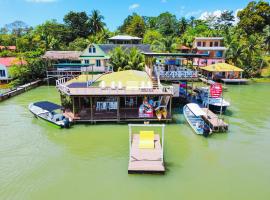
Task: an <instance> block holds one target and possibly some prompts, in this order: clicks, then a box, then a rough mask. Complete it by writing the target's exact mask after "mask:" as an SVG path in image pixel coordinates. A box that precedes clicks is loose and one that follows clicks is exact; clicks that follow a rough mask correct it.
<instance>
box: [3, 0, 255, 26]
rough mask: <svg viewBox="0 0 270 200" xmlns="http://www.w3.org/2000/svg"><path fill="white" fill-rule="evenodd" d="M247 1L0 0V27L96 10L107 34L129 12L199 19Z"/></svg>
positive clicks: (241, 5) (61, 18) (59, 20)
mask: <svg viewBox="0 0 270 200" xmlns="http://www.w3.org/2000/svg"><path fill="white" fill-rule="evenodd" d="M249 1H250V0H207V1H206V0H0V27H2V26H4V25H5V24H8V23H11V22H13V21H15V20H20V21H24V22H25V23H26V24H28V25H30V26H36V25H38V24H41V23H43V22H45V21H46V20H49V19H56V20H57V21H58V22H62V21H63V17H64V15H65V14H67V13H68V12H69V11H86V12H87V13H88V14H90V13H91V11H92V10H93V9H98V10H99V11H100V12H101V14H102V15H103V16H104V17H105V20H104V21H105V23H106V25H107V26H108V27H109V29H110V30H111V31H114V30H116V29H117V27H118V26H120V25H121V24H122V22H123V20H124V19H125V18H126V17H127V16H128V15H130V14H132V13H133V12H136V13H138V14H140V15H143V16H157V15H159V14H160V13H162V12H166V11H169V12H171V13H173V14H175V15H176V16H177V18H180V17H190V16H194V17H196V18H200V17H201V18H203V17H204V16H206V15H209V14H215V15H218V14H219V13H220V12H221V11H224V10H233V11H234V12H237V11H238V10H239V9H242V8H244V7H245V6H246V5H247V4H248V2H249Z"/></svg>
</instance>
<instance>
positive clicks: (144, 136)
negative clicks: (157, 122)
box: [139, 131, 155, 149]
mask: <svg viewBox="0 0 270 200" xmlns="http://www.w3.org/2000/svg"><path fill="white" fill-rule="evenodd" d="M154 140H155V134H154V131H140V142H139V148H140V149H154V148H155V143H154V142H155V141H154Z"/></svg>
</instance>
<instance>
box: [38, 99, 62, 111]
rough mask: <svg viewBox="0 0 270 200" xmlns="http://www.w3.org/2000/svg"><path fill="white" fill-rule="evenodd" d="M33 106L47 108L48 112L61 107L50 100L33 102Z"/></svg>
mask: <svg viewBox="0 0 270 200" xmlns="http://www.w3.org/2000/svg"><path fill="white" fill-rule="evenodd" d="M33 105H34V106H37V107H40V108H42V109H43V110H47V111H49V112H52V111H54V110H58V109H61V108H62V107H61V106H59V105H57V104H55V103H52V102H48V101H40V102H36V103H34V104H33Z"/></svg>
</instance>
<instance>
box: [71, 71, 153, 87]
mask: <svg viewBox="0 0 270 200" xmlns="http://www.w3.org/2000/svg"><path fill="white" fill-rule="evenodd" d="M99 76H100V75H94V76H93V80H97V81H95V82H94V83H93V84H92V86H94V87H98V86H99V85H100V83H101V82H102V81H104V82H105V86H107V87H110V86H111V84H112V82H115V85H116V86H117V85H118V82H119V81H120V82H122V87H127V86H134V87H135V86H137V87H139V86H140V85H141V83H142V82H144V84H145V86H146V85H147V83H148V82H151V83H152V81H151V78H150V77H149V76H148V75H147V73H146V72H142V71H136V70H127V71H120V72H114V73H110V74H105V75H102V76H100V77H99ZM87 80H89V81H90V80H92V75H81V76H79V77H78V78H75V79H72V80H70V81H69V82H68V83H74V82H87Z"/></svg>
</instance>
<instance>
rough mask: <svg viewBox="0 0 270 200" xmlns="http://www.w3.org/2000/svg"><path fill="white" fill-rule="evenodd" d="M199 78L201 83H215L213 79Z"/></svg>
mask: <svg viewBox="0 0 270 200" xmlns="http://www.w3.org/2000/svg"><path fill="white" fill-rule="evenodd" d="M200 80H201V81H202V82H203V83H206V84H207V85H212V84H214V83H215V81H212V80H207V79H206V78H200Z"/></svg>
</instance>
